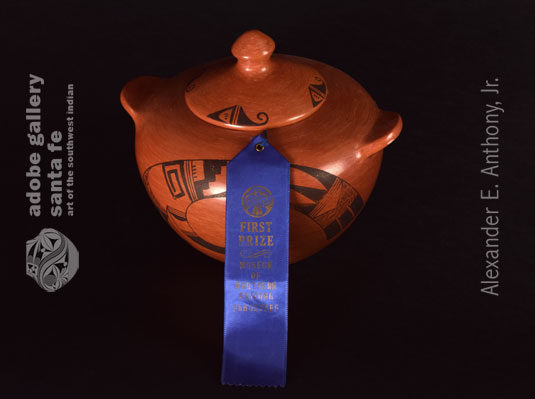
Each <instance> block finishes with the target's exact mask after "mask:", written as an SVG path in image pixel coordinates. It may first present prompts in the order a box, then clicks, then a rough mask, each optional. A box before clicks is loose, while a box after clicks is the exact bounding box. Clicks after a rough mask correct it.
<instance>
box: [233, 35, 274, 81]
mask: <svg viewBox="0 0 535 399" xmlns="http://www.w3.org/2000/svg"><path fill="white" fill-rule="evenodd" d="M274 50H275V42H274V41H273V39H271V38H270V37H269V36H268V35H266V34H264V33H262V32H260V31H259V30H250V31H247V32H245V33H244V34H242V35H241V36H240V37H238V38H237V39H236V41H235V42H234V44H233V45H232V54H233V55H234V57H236V58H237V59H238V63H237V65H236V66H237V68H238V69H239V70H240V71H242V72H244V73H246V74H252V75H256V74H260V73H264V72H267V71H269V69H270V64H271V60H270V57H271V54H273V51H274Z"/></svg>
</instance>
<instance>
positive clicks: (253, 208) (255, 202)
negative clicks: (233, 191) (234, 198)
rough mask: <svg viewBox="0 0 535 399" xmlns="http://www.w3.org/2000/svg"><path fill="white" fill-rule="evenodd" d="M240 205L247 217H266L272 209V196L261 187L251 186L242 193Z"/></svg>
mask: <svg viewBox="0 0 535 399" xmlns="http://www.w3.org/2000/svg"><path fill="white" fill-rule="evenodd" d="M241 205H242V206H243V210H244V211H245V213H247V214H248V215H249V216H252V217H254V218H261V217H263V216H266V215H267V214H268V213H269V212H270V211H271V208H273V196H272V195H271V192H270V191H269V190H268V189H267V188H265V187H263V186H252V187H249V188H248V189H247V190H245V192H244V193H243V196H242V197H241Z"/></svg>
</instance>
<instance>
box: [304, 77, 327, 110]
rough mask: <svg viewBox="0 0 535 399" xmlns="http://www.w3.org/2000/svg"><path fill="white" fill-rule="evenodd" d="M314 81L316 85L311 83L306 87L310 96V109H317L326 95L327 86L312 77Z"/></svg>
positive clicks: (317, 78)
mask: <svg viewBox="0 0 535 399" xmlns="http://www.w3.org/2000/svg"><path fill="white" fill-rule="evenodd" d="M314 80H315V81H316V82H317V83H311V84H309V85H308V92H309V94H310V99H311V100H312V107H317V106H318V105H319V104H320V103H321V102H322V101H323V100H325V96H326V95H327V86H326V85H325V82H324V81H323V80H322V79H320V78H319V77H317V76H316V77H314Z"/></svg>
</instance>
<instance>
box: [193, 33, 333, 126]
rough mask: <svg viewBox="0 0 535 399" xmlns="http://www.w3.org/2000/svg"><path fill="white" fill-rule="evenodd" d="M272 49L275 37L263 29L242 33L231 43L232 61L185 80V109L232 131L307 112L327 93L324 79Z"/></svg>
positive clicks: (299, 116) (277, 122) (274, 123)
mask: <svg viewBox="0 0 535 399" xmlns="http://www.w3.org/2000/svg"><path fill="white" fill-rule="evenodd" d="M274 50H275V42H274V41H273V40H272V39H271V38H270V37H269V36H267V35H265V34H264V33H262V32H260V31H258V30H250V31H248V32H245V33H244V34H242V35H241V36H240V37H239V38H238V39H237V40H236V41H235V42H234V44H233V46H232V54H233V55H234V57H235V58H236V60H233V59H225V60H223V61H220V62H217V63H215V64H212V65H210V66H209V67H207V68H206V69H205V70H204V71H203V72H202V73H201V75H200V76H198V77H197V78H195V79H193V80H192V81H190V82H189V83H188V84H187V85H186V89H185V98H186V104H187V105H188V107H189V109H190V110H191V112H193V113H194V114H195V115H196V116H198V117H199V118H200V119H202V120H204V121H206V122H208V123H211V124H213V125H217V126H222V127H226V128H230V129H237V130H263V129H270V128H275V127H281V126H286V125H290V124H293V123H295V122H298V121H300V120H302V119H305V118H307V117H308V116H310V115H312V114H313V113H314V112H316V111H317V110H318V109H319V108H320V107H321V106H322V105H323V103H324V102H325V99H326V97H327V93H328V90H327V84H326V82H325V79H324V78H323V76H322V75H321V74H320V73H319V72H318V71H317V70H316V69H315V68H313V67H312V66H310V65H307V64H306V63H300V62H299V59H298V58H296V57H289V56H285V55H280V54H273V51H274Z"/></svg>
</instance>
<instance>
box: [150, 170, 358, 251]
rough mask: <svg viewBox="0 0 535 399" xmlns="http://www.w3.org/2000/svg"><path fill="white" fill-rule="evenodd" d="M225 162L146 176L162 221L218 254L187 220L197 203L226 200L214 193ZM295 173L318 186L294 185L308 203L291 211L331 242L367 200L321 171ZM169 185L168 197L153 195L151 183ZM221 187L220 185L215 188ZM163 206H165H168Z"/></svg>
mask: <svg viewBox="0 0 535 399" xmlns="http://www.w3.org/2000/svg"><path fill="white" fill-rule="evenodd" d="M227 163H228V161H226V160H202V159H194V160H178V161H171V162H164V163H159V164H155V165H152V166H151V167H149V168H148V169H147V170H146V171H145V173H144V174H143V182H144V184H145V187H146V189H147V192H148V193H149V195H150V197H151V199H152V201H153V202H154V203H155V205H156V206H157V207H158V209H159V211H160V213H161V215H162V216H163V218H164V219H165V220H166V221H167V222H168V223H169V224H170V225H172V226H173V227H174V228H175V229H177V230H179V231H181V232H182V233H183V234H184V235H185V236H186V237H188V238H189V239H191V240H192V241H193V242H195V243H197V244H198V245H201V246H203V247H205V248H207V249H210V250H212V251H214V252H217V253H221V254H223V253H225V248H223V247H220V246H217V245H214V244H213V243H210V242H208V241H206V240H205V239H204V238H203V237H200V236H199V235H198V234H197V233H196V232H195V231H194V229H193V228H192V227H191V225H190V224H189V222H188V220H187V213H188V208H189V207H190V206H191V205H192V204H193V203H195V202H198V201H201V200H204V199H209V198H224V197H226V192H225V191H219V192H217V193H215V194H211V193H213V192H214V191H218V190H215V189H214V187H223V186H224V184H225V175H226V164H227ZM291 168H292V169H293V171H292V173H304V174H306V175H308V176H310V177H312V178H314V179H315V180H316V181H317V182H318V184H316V185H315V187H305V186H299V185H291V186H290V188H291V190H292V191H294V192H295V193H296V194H298V195H300V196H304V197H305V198H307V199H308V200H309V201H310V202H309V203H307V204H302V201H299V202H300V203H291V204H290V205H291V207H292V209H294V210H296V211H298V212H301V213H303V214H304V215H307V216H308V217H309V218H311V219H312V220H313V221H314V222H316V223H317V224H318V225H319V226H320V227H321V228H322V230H323V231H324V233H325V238H326V239H327V240H330V239H332V238H333V237H335V236H336V235H337V234H338V233H340V232H341V231H342V229H344V228H345V227H346V226H348V225H349V224H350V223H351V222H352V221H353V220H354V219H355V217H356V216H357V215H358V214H359V212H360V211H361V209H362V207H363V206H364V201H363V199H362V197H361V196H360V194H359V193H358V191H357V190H356V189H355V188H354V187H353V186H351V185H350V184H349V183H347V182H346V181H345V180H343V179H341V178H339V177H337V176H335V175H333V174H331V173H328V172H325V171H323V170H320V169H316V168H311V167H308V166H303V165H291ZM157 182H159V184H164V186H165V185H167V188H168V190H169V196H168V197H167V198H160V199H159V200H158V199H157V198H156V197H155V196H154V193H153V192H152V189H151V184H155V183H157ZM215 185H219V186H215ZM162 203H166V205H165V207H164V206H163V205H162Z"/></svg>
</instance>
